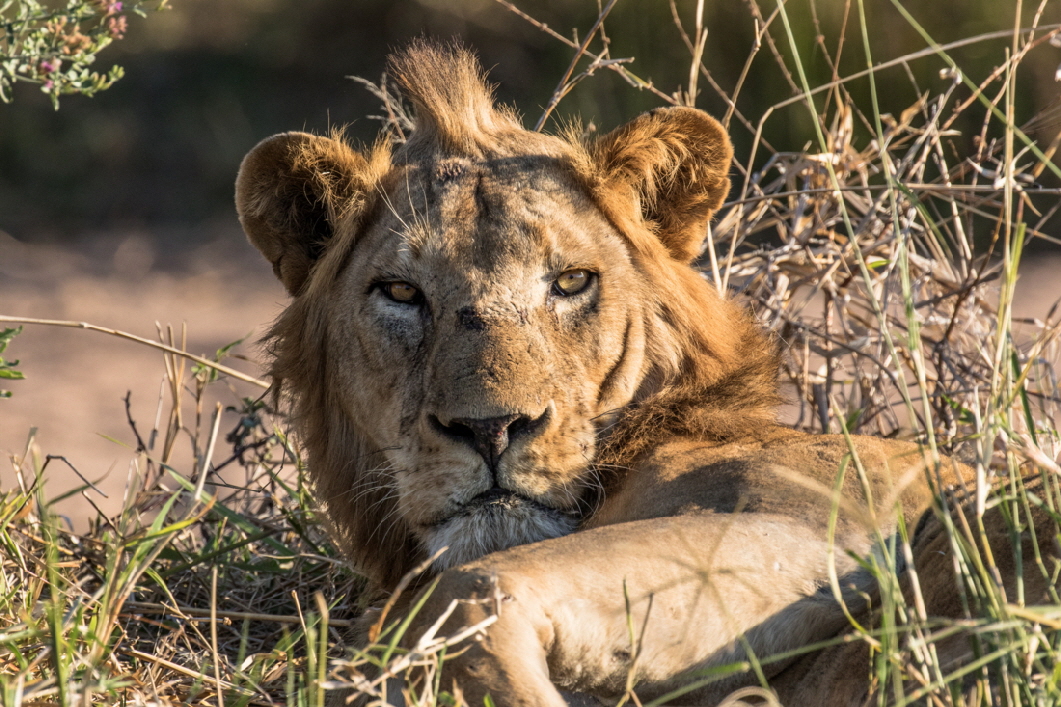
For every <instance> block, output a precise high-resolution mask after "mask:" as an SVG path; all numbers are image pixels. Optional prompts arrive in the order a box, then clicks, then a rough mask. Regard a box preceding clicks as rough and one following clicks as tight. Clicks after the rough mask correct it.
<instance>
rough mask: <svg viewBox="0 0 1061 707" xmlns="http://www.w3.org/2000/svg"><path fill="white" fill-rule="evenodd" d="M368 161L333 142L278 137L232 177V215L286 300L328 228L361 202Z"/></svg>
mask: <svg viewBox="0 0 1061 707" xmlns="http://www.w3.org/2000/svg"><path fill="white" fill-rule="evenodd" d="M368 172H369V170H368V162H367V160H366V159H365V158H364V157H363V156H362V155H360V154H359V153H357V152H355V151H354V150H353V149H351V148H350V147H349V146H348V145H347V144H346V143H344V142H343V141H342V140H340V139H332V138H327V137H319V136H316V135H307V134H306V133H282V134H280V135H274V136H273V137H270V138H266V139H265V140H263V141H261V142H260V143H258V144H257V145H256V146H255V147H254V149H252V150H251V151H250V152H249V153H248V154H247V156H246V157H245V158H243V164H242V165H241V166H240V169H239V176H238V177H236V211H237V213H238V214H239V220H240V223H241V224H243V230H244V231H245V232H246V233H247V238H248V239H250V242H251V243H253V244H254V246H255V247H256V248H257V249H258V250H260V251H261V252H262V255H264V256H265V258H266V259H267V260H268V261H269V262H270V263H272V264H273V272H274V273H276V276H277V277H278V278H279V279H280V281H281V282H282V283H284V287H286V288H287V291H288V292H289V293H291V294H292V295H295V294H298V292H299V290H301V289H302V286H303V284H305V282H306V279H307V278H308V277H309V273H310V270H311V268H312V267H313V264H314V263H315V262H316V261H317V259H318V258H320V256H321V255H322V254H323V253H324V250H325V248H326V247H327V244H328V240H329V238H331V236H332V233H333V231H334V228H335V225H336V224H337V223H338V221H339V220H340V219H342V218H344V217H345V216H347V215H349V213H350V212H351V210H352V209H356V208H359V207H360V206H361V205H362V204H363V203H364V200H365V199H364V197H365V194H366V191H367V189H368V186H369V185H368V184H367V183H366V181H367V175H368Z"/></svg>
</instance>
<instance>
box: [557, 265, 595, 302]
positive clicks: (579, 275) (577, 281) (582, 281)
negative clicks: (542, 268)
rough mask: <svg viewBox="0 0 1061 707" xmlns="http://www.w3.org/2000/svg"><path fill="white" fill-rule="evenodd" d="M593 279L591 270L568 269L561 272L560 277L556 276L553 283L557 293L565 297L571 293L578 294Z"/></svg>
mask: <svg viewBox="0 0 1061 707" xmlns="http://www.w3.org/2000/svg"><path fill="white" fill-rule="evenodd" d="M592 280H593V273H591V272H590V271H589V270H581V269H579V270H568V271H567V272H563V273H560V277H558V278H556V281H555V282H554V283H553V289H554V290H555V291H556V294H558V295H562V296H564V297H569V296H571V295H577V294H578V293H579V292H581V291H582V290H584V289H586V287H588V286H589V283H590V282H591V281H592Z"/></svg>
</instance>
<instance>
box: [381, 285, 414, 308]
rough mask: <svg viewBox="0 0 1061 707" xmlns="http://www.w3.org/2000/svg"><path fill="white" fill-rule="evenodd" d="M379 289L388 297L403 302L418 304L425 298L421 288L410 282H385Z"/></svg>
mask: <svg viewBox="0 0 1061 707" xmlns="http://www.w3.org/2000/svg"><path fill="white" fill-rule="evenodd" d="M379 289H380V291H381V292H382V293H383V294H384V296H386V297H387V298H388V299H392V300H394V301H395V302H401V303H402V304H417V303H419V302H420V300H421V299H423V295H422V294H421V293H420V290H418V289H416V288H415V287H413V286H412V285H410V284H409V283H408V282H384V283H381V284H380V286H379Z"/></svg>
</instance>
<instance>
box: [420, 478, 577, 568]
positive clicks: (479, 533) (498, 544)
mask: <svg viewBox="0 0 1061 707" xmlns="http://www.w3.org/2000/svg"><path fill="white" fill-rule="evenodd" d="M576 525H577V521H576V520H575V519H574V518H573V517H571V516H570V515H567V514H565V513H562V512H560V511H557V510H555V509H553V508H549V507H547V506H543V505H542V504H540V503H536V502H535V501H532V500H530V499H527V498H524V497H523V496H519V495H517V494H514V493H510V492H507V491H500V490H498V489H492V490H490V491H487V492H485V493H482V494H479V495H478V496H476V497H475V498H473V499H472V500H471V501H469V502H468V503H467V504H465V505H464V507H463V508H462V509H461V511H460V513H458V514H457V515H455V516H453V517H451V518H447V519H446V520H444V521H442V522H441V523H439V524H437V525H434V526H432V527H431V528H430V529H429V530H428V531H427V532H426V533H425V536H424V544H425V545H426V547H427V551H428V553H429V554H430V555H434V554H435V553H436V552H438V551H439V550H441V549H442V548H447V550H446V551H445V552H443V553H442V554H441V555H440V556H439V557H438V559H436V560H435V562H434V565H433V568H434V569H435V571H436V572H441V571H443V570H446V569H449V568H450V567H456V566H457V565H462V564H464V563H465V562H471V561H472V560H476V559H478V558H480V557H482V556H483V555H486V554H489V553H491V552H497V551H498V550H504V549H506V548H509V547H512V546H514V545H526V544H527V543H535V542H538V541H539V540H548V539H549V538H558V537H560V536H562V535H567V534H568V533H571V532H573V531H574V530H575V527H576Z"/></svg>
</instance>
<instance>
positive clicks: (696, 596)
mask: <svg viewBox="0 0 1061 707" xmlns="http://www.w3.org/2000/svg"><path fill="white" fill-rule="evenodd" d="M390 71H391V73H392V75H393V76H394V77H395V78H396V80H397V81H398V83H399V84H400V85H401V86H402V88H403V90H404V91H405V92H406V94H407V95H408V96H409V97H410V99H411V100H412V101H413V103H414V104H415V106H416V110H417V129H416V131H415V132H414V133H413V134H412V136H411V137H410V139H409V140H408V142H407V143H405V144H404V145H402V146H400V147H398V148H397V149H395V150H393V151H392V150H391V149H390V148H388V147H387V146H386V145H384V144H382V143H381V144H378V145H377V146H375V147H373V148H372V149H370V150H367V151H364V152H358V151H355V150H354V149H353V148H351V147H350V146H348V145H347V144H346V143H345V142H344V141H343V140H342V138H341V136H338V135H335V136H332V137H315V136H310V135H305V134H299V133H287V134H283V135H278V136H275V137H273V138H270V139H268V140H266V141H264V142H263V143H261V144H260V145H259V146H258V147H256V148H255V149H254V150H252V152H251V153H250V154H249V155H248V156H247V158H246V160H245V161H244V163H243V166H242V168H241V170H240V175H239V178H238V181H237V190H236V203H237V209H238V211H239V214H240V218H241V221H242V223H243V225H244V228H245V230H246V231H247V234H248V236H249V238H250V239H251V241H252V242H253V243H254V244H255V245H256V246H257V247H258V248H259V249H260V250H261V251H262V253H263V255H265V257H266V258H267V259H268V260H269V261H270V262H271V263H272V264H273V267H274V270H275V272H276V274H277V276H278V277H279V278H280V279H281V281H283V283H284V285H285V286H286V288H287V289H288V291H289V292H290V293H291V295H292V296H293V300H292V303H291V305H290V306H289V307H288V308H287V310H286V311H285V312H284V313H283V314H282V315H281V317H280V318H279V319H278V321H277V322H276V324H275V325H274V327H273V329H272V331H271V333H270V335H269V351H270V353H271V355H272V366H271V375H272V377H273V380H274V383H275V385H276V388H277V391H278V394H279V395H280V396H281V398H282V399H283V400H284V401H285V402H286V404H287V406H288V408H289V409H290V411H291V414H292V418H293V420H294V422H295V424H296V427H297V429H298V432H299V436H300V439H301V441H302V445H303V448H304V449H305V452H306V457H307V462H308V468H309V472H310V475H311V478H312V480H313V484H314V491H315V494H316V497H317V500H318V502H319V503H320V505H321V507H322V508H323V510H324V515H325V517H326V518H327V520H328V522H329V524H330V526H331V530H332V532H333V535H334V537H335V539H336V542H337V544H338V545H339V547H340V548H341V549H342V550H343V552H344V553H345V554H346V555H347V557H349V559H350V560H351V562H352V563H353V565H354V566H355V567H356V568H357V569H358V570H359V571H361V572H363V573H364V574H365V575H366V576H367V577H368V578H369V579H370V580H371V581H372V583H373V586H374V587H375V588H376V589H377V590H379V591H382V592H387V591H389V590H391V589H392V588H393V587H394V586H395V585H396V584H397V582H398V580H399V578H400V577H401V576H402V575H403V574H405V573H406V572H407V571H409V570H410V568H412V567H413V566H414V565H416V564H417V563H418V562H419V561H421V560H422V559H423V558H424V557H425V556H426V554H427V552H429V551H434V550H436V549H439V548H440V547H441V546H443V545H448V546H451V547H452V548H453V550H452V552H451V553H450V554H449V556H448V558H447V555H443V556H442V559H441V560H439V562H437V563H436V566H435V567H436V570H445V571H443V572H442V574H441V577H440V583H439V585H438V588H437V589H436V590H435V592H434V594H433V595H432V596H431V597H430V600H429V601H428V602H427V604H426V605H425V607H424V610H423V612H422V613H421V615H420V616H418V617H417V619H416V624H415V626H424V627H426V626H428V625H430V624H431V623H432V622H433V621H434V620H435V617H437V616H438V614H439V613H441V612H442V611H443V610H445V609H446V607H447V606H449V605H450V602H452V601H453V600H454V599H475V598H478V599H482V600H483V601H481V602H478V603H476V602H471V603H461V604H460V608H459V609H458V611H457V612H456V613H455V614H454V616H453V617H452V619H451V620H450V622H449V623H448V624H447V626H456V625H457V624H460V623H469V622H475V621H478V620H481V619H482V618H483V617H484V616H485V614H484V612H489V611H496V610H497V607H500V608H501V614H500V619H499V620H498V621H497V623H496V624H495V625H494V626H492V627H491V629H490V631H489V632H488V634H487V636H486V638H485V639H484V640H482V641H479V642H476V643H474V644H473V645H472V647H471V648H470V650H469V651H467V652H466V653H464V654H463V655H462V656H461V657H460V658H457V659H454V660H452V661H450V662H449V663H448V664H447V667H446V672H445V675H444V679H445V680H446V681H447V686H448V684H449V681H456V682H458V683H459V684H460V686H461V687H462V689H463V690H464V692H465V695H466V696H468V697H469V698H471V699H472V700H473V701H474V700H478V699H480V698H481V697H482V696H483V695H485V694H486V693H490V694H491V695H493V697H494V699H495V702H496V703H497V704H499V705H520V704H526V705H561V704H563V701H562V698H561V697H560V694H559V693H558V692H557V687H561V688H563V689H568V690H574V691H580V692H583V693H586V694H592V695H596V696H599V697H603V698H612V699H614V698H617V697H618V696H621V694H622V693H623V691H624V690H625V689H626V682H627V679H628V677H629V676H631V675H633V676H634V678H635V682H636V683H637V684H638V692H639V694H640V695H641V696H642V697H646V698H650V697H652V696H658V695H660V694H663V693H664V692H666V691H667V690H669V689H672V688H674V687H677V686H680V685H681V684H683V680H685V679H686V678H683V675H685V674H686V673H688V672H689V671H696V670H702V669H705V668H711V667H712V666H716V665H721V664H725V663H727V662H729V661H732V660H735V659H744V657H745V650H746V649H748V648H750V649H752V650H753V651H754V652H755V653H756V655H758V656H759V657H763V656H767V655H772V654H775V653H780V652H785V651H789V650H794V649H798V648H799V647H800V646H803V645H806V644H807V643H811V642H814V641H817V640H823V639H826V638H829V637H831V636H835V635H837V634H839V633H840V632H842V631H844V630H845V627H846V626H847V625H848V624H847V619H846V617H845V614H844V612H843V611H842V610H841V607H840V605H839V604H838V603H837V602H836V597H835V596H834V595H833V593H832V591H831V590H829V589H828V587H829V577H830V576H838V577H839V581H840V586H839V587H838V588H839V590H840V591H841V592H842V594H843V596H844V598H845V601H846V602H847V603H848V609H849V610H850V611H853V612H855V613H859V612H867V611H870V610H871V609H870V608H869V607H867V605H866V604H865V597H866V596H867V593H868V592H871V591H872V581H871V580H870V578H869V577H868V575H867V574H866V573H865V572H864V571H863V570H862V569H861V568H860V567H859V565H858V564H857V563H856V562H854V561H853V560H852V559H851V556H850V554H854V555H856V556H858V555H867V554H869V553H872V552H879V551H880V548H876V547H875V545H874V537H875V533H876V531H877V530H880V531H882V532H884V533H885V534H887V533H889V532H891V529H892V528H894V526H895V523H896V521H897V518H898V516H900V515H901V516H904V517H905V519H906V520H907V522H908V523H911V524H912V523H914V522H916V519H917V518H918V517H919V516H920V514H921V513H922V511H923V510H924V509H925V508H926V507H927V506H928V504H929V503H930V500H931V497H932V496H931V492H930V488H929V484H928V482H927V479H928V478H933V479H936V480H942V481H943V482H944V483H952V482H955V481H958V480H960V478H961V477H962V476H964V475H966V474H968V473H969V470H968V469H965V468H963V467H961V466H960V465H956V464H954V463H952V462H950V461H949V460H946V459H944V460H934V459H931V458H930V457H929V456H928V455H927V454H926V453H924V452H922V451H921V450H919V449H918V448H917V447H916V446H914V445H910V444H904V443H900V442H894V441H889V440H879V439H872V438H858V439H856V440H855V441H854V449H853V450H852V448H851V447H849V445H848V444H847V443H846V442H845V441H844V440H843V439H841V438H837V437H829V436H823V437H815V436H810V435H805V434H800V433H797V432H794V431H792V430H789V429H786V428H784V427H782V426H779V425H778V424H777V423H776V421H775V409H776V406H777V403H778V400H779V398H778V392H777V372H778V355H777V344H776V342H774V341H773V340H771V339H770V338H769V337H768V336H766V335H765V334H764V333H763V332H762V331H761V330H760V329H759V328H758V327H757V326H756V324H755V323H754V321H753V320H752V318H751V317H750V315H749V314H747V313H746V312H745V311H744V310H743V309H742V308H741V307H739V306H738V305H736V304H735V303H734V302H732V301H731V300H729V299H727V298H724V297H722V296H720V294H719V293H718V292H717V291H716V290H715V289H714V287H713V286H712V285H711V284H710V283H708V282H707V281H706V280H705V279H704V278H703V277H702V276H701V274H700V273H699V272H697V271H696V270H695V269H693V268H691V267H690V266H689V263H690V262H691V261H692V260H693V259H694V258H695V257H696V256H697V255H698V254H699V253H700V251H701V248H702V246H703V242H704V238H705V235H706V228H707V225H708V222H709V220H710V218H711V216H712V214H713V213H714V211H715V210H716V209H717V208H718V207H719V206H720V205H721V204H722V202H723V201H724V199H725V198H726V195H727V193H728V190H729V178H728V173H729V169H730V161H731V159H732V154H733V153H732V148H731V146H730V142H729V139H728V137H727V136H726V134H725V132H724V130H723V129H722V127H721V126H720V125H719V124H718V123H717V121H715V120H713V119H712V118H710V117H709V116H707V115H706V114H704V113H702V112H700V111H696V110H693V109H684V108H676V109H669V110H658V111H653V112H650V113H647V114H645V115H642V116H640V117H639V118H636V119H635V120H633V121H631V122H630V123H628V124H627V125H625V126H622V127H620V128H618V129H617V130H615V131H613V132H612V133H610V134H608V135H605V136H603V137H601V138H599V139H597V140H595V141H592V142H582V141H580V140H577V139H571V138H569V137H568V138H565V137H557V136H550V135H544V134H541V133H535V132H530V131H527V130H524V129H523V128H522V126H521V125H520V123H519V120H518V118H517V116H516V115H515V113H514V112H513V111H511V110H509V109H499V108H497V107H495V106H494V103H493V98H492V91H491V90H490V89H489V87H488V86H487V85H486V84H485V82H484V78H483V74H482V71H481V69H480V68H479V65H478V63H477V62H476V60H475V59H474V57H473V56H471V55H470V54H469V53H467V52H465V51H463V50H461V49H459V48H452V47H440V46H437V45H432V44H429V43H419V44H417V45H415V46H414V47H413V48H411V49H410V50H408V51H406V52H404V53H402V54H400V55H398V56H397V57H395V58H393V59H392V60H391V63H390ZM571 269H582V270H583V271H585V272H589V273H591V277H590V279H589V282H590V283H591V285H590V286H588V287H587V289H586V290H585V292H583V293H578V294H576V295H572V296H570V297H568V296H567V295H564V294H563V293H560V294H558V293H557V291H556V289H555V285H554V284H552V283H553V282H554V281H555V280H556V278H557V277H558V276H559V275H560V274H561V273H563V272H566V271H569V270H571ZM394 282H399V283H403V285H402V286H403V287H412V288H413V289H414V290H415V291H416V292H418V293H419V294H418V296H419V297H420V299H418V300H415V301H414V302H413V303H411V304H410V303H402V302H400V301H395V300H394V299H393V298H392V297H390V296H389V295H387V294H386V292H388V291H389V290H387V288H388V287H389V283H394ZM487 419H488V420H499V419H504V420H506V422H505V424H506V425H508V424H509V422H507V421H508V420H518V421H519V422H518V425H517V423H515V422H513V423H512V425H513V426H512V427H511V428H509V429H510V430H511V432H512V435H513V436H512V440H511V441H510V446H509V447H507V448H505V450H504V451H503V453H502V454H501V455H500V457H497V458H495V459H494V461H492V462H491V461H489V458H488V457H487V456H486V455H485V452H482V451H481V450H480V448H479V447H476V446H475V445H473V444H472V442H471V441H470V440H471V432H470V430H471V429H472V428H471V427H468V424H470V425H473V426H474V425H476V424H479V422H480V421H482V420H487ZM469 421H470V422H469ZM465 423H467V424H465ZM521 430H522V431H523V432H521V434H520V435H519V436H518V438H517V432H520V431H521ZM528 430H529V431H528ZM506 439H507V438H506ZM477 444H478V443H477ZM476 450H479V451H476ZM852 453H854V454H857V456H858V464H859V465H861V466H860V468H862V469H864V470H865V477H864V478H860V473H861V472H860V473H855V471H853V467H852V466H851V464H850V461H851V454H852ZM845 470H846V471H845ZM926 470H930V471H931V472H932V473H931V474H928V473H926ZM838 474H843V475H844V476H843V478H840V477H839V476H838ZM834 489H839V491H838V492H834ZM492 494H493V495H492ZM498 494H500V496H499V497H500V498H503V501H501V502H495V501H494V500H493V499H494V498H495V496H496V495H498ZM834 513H835V514H836V522H835V524H834V525H833V526H830V523H829V519H830V517H831V516H832V515H833V514H834ZM570 531H575V532H570ZM830 533H833V534H834V541H833V543H832V544H830V543H829V542H828V537H829V534H830ZM484 553H488V554H484ZM849 553H850V554H849ZM480 555H483V556H482V557H480ZM925 561H926V559H925V556H920V557H919V558H918V562H925ZM928 575H929V577H928V581H930V582H931V581H934V582H935V584H934V585H933V586H931V587H929V589H930V590H932V591H936V592H937V593H938V596H940V597H943V599H941V600H940V601H938V602H936V603H935V604H934V605H933V606H938V607H940V611H941V612H944V613H947V612H950V613H951V614H953V613H954V612H955V611H957V609H955V606H954V602H949V603H948V601H949V600H947V599H946V598H947V597H951V596H953V594H954V584H953V580H952V579H951V578H949V577H947V576H946V573H936V575H935V577H931V573H928ZM922 577H923V582H924V581H926V579H925V578H926V575H925V574H923V575H922ZM1040 584H1041V583H1040ZM1036 586H1038V585H1036ZM628 609H629V610H631V611H633V613H634V615H635V616H634V618H635V620H636V621H637V622H638V623H637V625H638V626H641V625H642V622H643V625H644V627H645V629H644V634H643V638H644V641H645V642H646V644H645V646H646V649H645V650H644V651H642V653H641V655H640V657H639V659H638V662H637V664H636V666H635V665H632V664H631V646H630V645H629V634H628V629H627V627H628V624H627V618H628V617H627V616H626V611H627V610H628ZM860 615H861V614H860ZM864 618H865V620H867V621H871V620H872V617H870V616H865V617H864ZM955 650H958V649H955ZM834 652H835V653H837V654H838V655H837V656H835V657H836V659H837V660H839V661H841V662H842V663H843V666H847V667H850V668H851V669H852V670H855V671H857V672H859V671H860V672H859V677H858V678H857V680H856V683H855V688H854V689H853V690H851V691H847V692H844V691H840V692H837V693H836V694H837V695H841V694H843V695H849V697H836V698H835V699H833V698H830V699H831V701H819V702H816V703H815V704H831V705H832V704H835V705H838V706H839V705H855V704H861V701H862V700H863V699H865V698H866V696H867V695H868V694H869V693H870V683H869V673H868V670H867V669H866V667H865V662H866V661H865V657H864V656H863V654H862V653H859V652H857V651H855V650H854V649H853V648H844V649H842V650H837V651H834ZM815 660H817V659H816V658H814V657H813V656H812V657H810V658H807V659H804V660H802V661H796V660H795V659H788V660H785V661H777V662H772V663H769V664H768V665H767V666H765V667H764V671H765V673H764V674H765V677H767V678H769V679H770V680H771V681H772V682H773V683H775V684H776V685H777V686H778V689H779V691H780V694H781V695H782V696H783V697H786V698H791V699H793V700H796V702H793V703H792V704H811V702H808V701H806V700H808V699H811V697H810V696H817V697H814V699H820V700H824V699H825V698H821V695H822V694H828V687H829V685H828V683H827V682H825V683H823V682H822V679H821V674H822V673H821V664H816V663H815ZM844 661H846V662H844ZM843 666H841V667H843ZM834 667H835V666H834ZM835 669H837V670H838V669H840V668H835ZM631 671H632V672H631ZM756 680H757V678H756V677H755V676H753V675H750V674H741V675H738V676H734V677H732V678H729V679H727V680H724V681H721V682H718V683H715V684H712V685H709V686H704V687H701V688H700V689H698V690H695V691H693V692H690V693H688V694H687V695H685V698H684V699H686V700H688V702H686V703H687V704H700V705H710V704H717V703H718V702H719V701H720V700H721V699H722V698H723V697H724V696H725V694H726V693H727V691H729V690H732V689H734V688H737V687H740V686H741V685H745V684H754V683H755V682H756Z"/></svg>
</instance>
